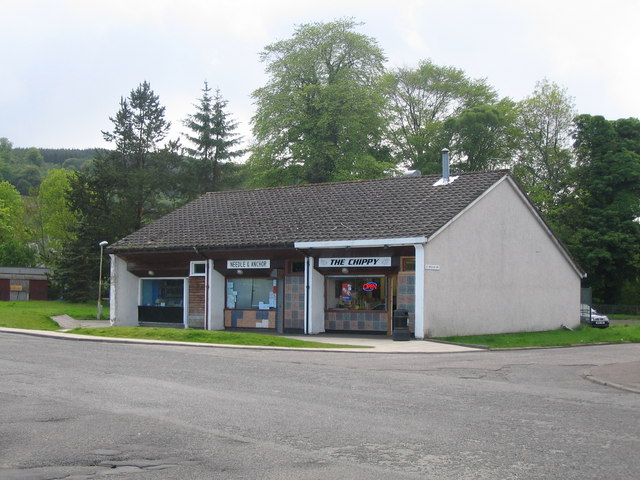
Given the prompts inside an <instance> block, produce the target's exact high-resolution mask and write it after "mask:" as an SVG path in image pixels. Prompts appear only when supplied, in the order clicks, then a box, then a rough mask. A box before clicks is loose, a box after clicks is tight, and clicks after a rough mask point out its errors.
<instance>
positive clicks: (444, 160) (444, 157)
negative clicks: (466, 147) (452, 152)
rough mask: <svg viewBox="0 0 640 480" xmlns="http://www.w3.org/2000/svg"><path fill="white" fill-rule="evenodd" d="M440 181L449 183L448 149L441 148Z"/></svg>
mask: <svg viewBox="0 0 640 480" xmlns="http://www.w3.org/2000/svg"><path fill="white" fill-rule="evenodd" d="M442 183H444V184H445V185H446V184H447V183H449V149H448V148H443V149H442Z"/></svg>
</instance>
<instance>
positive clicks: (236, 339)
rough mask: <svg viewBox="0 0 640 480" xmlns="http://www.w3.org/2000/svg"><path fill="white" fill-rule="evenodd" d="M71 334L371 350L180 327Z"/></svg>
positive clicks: (85, 330) (80, 330)
mask: <svg viewBox="0 0 640 480" xmlns="http://www.w3.org/2000/svg"><path fill="white" fill-rule="evenodd" d="M69 333H78V334H81V335H93V336H99V337H115V338H141V339H146V340H166V341H173V342H195V343H215V344H222V345H251V346H264V347H287V348H368V347H357V346H354V345H336V344H333V343H321V342H309V341H306V340H297V339H294V338H286V337H280V336H277V335H265V334H262V333H246V332H225V331H220V332H219V331H207V330H192V329H189V328H187V329H178V328H147V327H108V328H74V329H73V330H69Z"/></svg>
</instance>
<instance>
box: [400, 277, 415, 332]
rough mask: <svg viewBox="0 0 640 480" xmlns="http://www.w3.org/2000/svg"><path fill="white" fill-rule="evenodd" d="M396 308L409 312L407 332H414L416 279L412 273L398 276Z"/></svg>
mask: <svg viewBox="0 0 640 480" xmlns="http://www.w3.org/2000/svg"><path fill="white" fill-rule="evenodd" d="M396 303H397V308H398V309H404V310H407V311H408V312H409V330H411V331H412V332H413V331H414V327H413V326H414V323H415V321H414V317H415V312H416V277H415V275H414V274H413V273H409V274H408V273H401V274H399V275H398V298H397V299H396Z"/></svg>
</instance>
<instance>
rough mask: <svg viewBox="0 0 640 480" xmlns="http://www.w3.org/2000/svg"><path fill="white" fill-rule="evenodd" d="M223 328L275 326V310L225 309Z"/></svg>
mask: <svg viewBox="0 0 640 480" xmlns="http://www.w3.org/2000/svg"><path fill="white" fill-rule="evenodd" d="M224 326H225V328H276V311H275V310H225V311H224Z"/></svg>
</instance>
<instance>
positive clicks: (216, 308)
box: [207, 260, 227, 330]
mask: <svg viewBox="0 0 640 480" xmlns="http://www.w3.org/2000/svg"><path fill="white" fill-rule="evenodd" d="M207 272H208V274H209V283H208V287H209V291H208V295H209V309H208V310H209V312H208V313H209V323H208V327H209V330H224V307H225V303H226V298H227V295H226V289H225V287H226V285H225V281H224V275H222V274H221V273H220V272H218V271H216V270H214V268H213V260H209V261H208V265H207Z"/></svg>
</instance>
